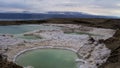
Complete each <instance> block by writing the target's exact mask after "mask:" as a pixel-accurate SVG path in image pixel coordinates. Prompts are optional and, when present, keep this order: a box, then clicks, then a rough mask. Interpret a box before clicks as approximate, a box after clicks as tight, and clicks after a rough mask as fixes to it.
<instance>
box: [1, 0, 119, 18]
mask: <svg viewBox="0 0 120 68" xmlns="http://www.w3.org/2000/svg"><path fill="white" fill-rule="evenodd" d="M23 11H28V12H34V13H40V12H48V11H72V12H84V13H89V14H95V15H112V16H120V0H0V12H23Z"/></svg>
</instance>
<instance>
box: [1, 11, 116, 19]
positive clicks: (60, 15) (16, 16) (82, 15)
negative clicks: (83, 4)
mask: <svg viewBox="0 0 120 68" xmlns="http://www.w3.org/2000/svg"><path fill="white" fill-rule="evenodd" d="M49 18H117V17H112V16H99V15H91V14H86V13H80V12H47V13H0V20H40V19H49Z"/></svg>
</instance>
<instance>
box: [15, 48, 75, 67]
mask: <svg viewBox="0 0 120 68" xmlns="http://www.w3.org/2000/svg"><path fill="white" fill-rule="evenodd" d="M75 59H77V55H76V53H74V52H72V51H69V50H60V49H37V50H32V51H28V52H25V53H24V54H22V55H20V56H19V57H17V59H16V63H17V64H19V65H21V66H33V67H34V68H77V65H76V63H75Z"/></svg>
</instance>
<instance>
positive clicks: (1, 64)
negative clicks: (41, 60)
mask: <svg viewBox="0 0 120 68" xmlns="http://www.w3.org/2000/svg"><path fill="white" fill-rule="evenodd" d="M0 68H23V67H21V66H18V65H16V64H15V63H13V62H9V61H8V60H7V58H6V56H5V55H2V54H0Z"/></svg>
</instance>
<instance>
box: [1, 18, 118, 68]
mask: <svg viewBox="0 0 120 68" xmlns="http://www.w3.org/2000/svg"><path fill="white" fill-rule="evenodd" d="M41 23H64V24H68V23H72V24H82V25H86V26H91V27H97V28H111V29H115V30H117V31H116V33H115V34H114V36H113V37H111V38H109V39H107V40H104V41H103V40H102V42H104V43H105V44H106V46H107V47H108V48H109V49H111V51H112V52H111V55H110V57H109V58H108V60H107V62H106V63H105V64H103V65H102V66H100V68H119V67H120V19H49V20H41V21H1V22H0V25H11V24H12V25H16V24H41ZM3 68H4V67H3ZM9 68H10V67H9ZM11 68H13V67H11ZM16 68H17V67H16Z"/></svg>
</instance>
